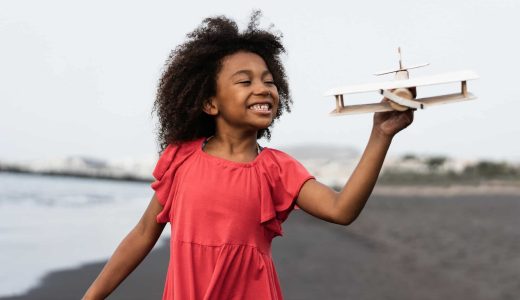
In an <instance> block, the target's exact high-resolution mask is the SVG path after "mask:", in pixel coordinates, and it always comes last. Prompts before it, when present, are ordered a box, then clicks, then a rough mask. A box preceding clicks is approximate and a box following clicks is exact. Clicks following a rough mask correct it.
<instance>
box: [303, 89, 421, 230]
mask: <svg viewBox="0 0 520 300" xmlns="http://www.w3.org/2000/svg"><path fill="white" fill-rule="evenodd" d="M383 101H387V100H386V99H385V100H383ZM412 121H413V111H411V110H408V111H405V112H397V111H393V112H384V113H376V114H375V115H374V126H373V128H372V133H371V134H370V138H369V140H368V144H367V146H366V148H365V151H364V152H363V155H362V156H361V160H360V161H359V163H358V165H357V167H356V168H355V170H354V172H353V173H352V175H351V176H350V178H349V180H348V181H347V183H346V184H345V186H344V187H343V188H342V190H341V191H340V192H336V191H334V190H332V189H331V188H329V187H328V186H326V185H324V184H322V183H320V182H318V181H316V180H309V181H307V182H306V183H305V184H304V185H303V187H302V189H301V190H300V193H299V195H298V199H297V202H296V203H297V204H298V206H299V207H300V208H301V209H302V210H304V211H306V212H307V213H309V214H311V215H313V216H316V217H318V218H320V219H323V220H326V221H328V222H332V223H337V224H342V225H348V224H350V223H352V222H353V221H354V220H355V219H356V218H357V217H358V216H359V214H360V213H361V210H363V207H364V206H365V203H366V202H367V200H368V198H369V197H370V194H371V193H372V190H373V188H374V185H375V184H376V181H377V177H378V176H379V172H380V171H381V167H382V165H383V161H384V159H385V156H386V153H387V151H388V148H389V147H390V143H391V141H392V139H393V137H394V135H395V134H396V133H397V132H399V131H401V130H402V129H404V128H406V127H407V126H408V125H410V124H411V123H412Z"/></svg>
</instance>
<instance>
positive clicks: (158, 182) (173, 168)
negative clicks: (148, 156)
mask: <svg viewBox="0 0 520 300" xmlns="http://www.w3.org/2000/svg"><path fill="white" fill-rule="evenodd" d="M195 144H196V143H194V142H187V143H183V144H170V145H168V146H167V147H166V149H165V150H164V151H163V153H162V155H161V157H160V158H159V160H158V161H157V165H156V166H155V169H154V171H153V177H154V178H155V181H154V182H153V183H152V185H151V187H152V189H153V190H154V191H155V196H156V198H157V200H158V201H159V203H160V204H161V205H162V206H163V209H162V211H161V212H160V213H159V214H158V215H157V218H156V219H157V223H168V222H169V221H170V219H171V218H172V217H173V214H172V212H173V208H172V205H173V203H174V198H175V188H174V178H175V174H176V172H177V169H178V168H179V166H180V165H182V163H183V162H184V161H185V160H186V159H187V158H188V157H189V156H190V155H191V154H192V153H193V152H194V151H195Z"/></svg>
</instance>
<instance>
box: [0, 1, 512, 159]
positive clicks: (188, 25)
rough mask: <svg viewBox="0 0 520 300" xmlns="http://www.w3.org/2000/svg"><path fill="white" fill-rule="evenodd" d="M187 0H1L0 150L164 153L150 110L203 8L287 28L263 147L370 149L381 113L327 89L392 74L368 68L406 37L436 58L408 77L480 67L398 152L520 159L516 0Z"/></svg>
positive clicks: (13, 154)
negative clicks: (284, 105)
mask: <svg viewBox="0 0 520 300" xmlns="http://www.w3.org/2000/svg"><path fill="white" fill-rule="evenodd" d="M179 3H180V1H146V2H145V1H141V2H130V1H88V2H87V1H83V2H81V3H78V2H74V3H72V1H2V2H0V43H1V44H0V160H25V159H35V158H47V157H59V156H67V155H88V156H93V157H99V158H107V159H114V158H118V157H135V158H142V157H147V156H150V155H155V151H156V144H155V135H154V126H155V125H154V121H153V119H152V117H151V114H150V112H151V108H152V104H153V100H154V97H155V89H156V85H157V81H158V79H159V76H160V74H161V68H162V66H163V63H164V61H165V59H166V58H167V56H168V54H169V52H170V50H171V49H172V48H174V47H175V46H176V45H178V44H179V43H181V42H183V41H184V37H185V34H186V33H188V32H190V31H191V30H193V29H194V28H195V27H196V26H198V25H199V24H200V22H201V21H202V19H203V18H205V17H207V16H211V15H217V14H225V15H227V16H229V17H231V18H233V19H235V20H237V21H238V22H239V24H240V25H241V26H242V28H243V27H244V26H245V25H246V23H247V21H248V17H249V14H250V12H251V10H252V9H253V8H259V9H262V10H263V13H264V18H263V23H264V26H268V25H269V24H270V23H273V24H274V25H275V27H276V28H277V29H278V30H280V31H281V32H283V34H284V37H285V38H284V41H285V45H286V48H287V49H288V55H287V56H285V58H284V60H285V62H286V68H287V70H288V75H289V80H290V84H291V90H292V95H293V99H294V109H293V113H292V114H290V115H286V116H284V117H282V119H281V120H280V121H279V122H278V123H277V124H276V126H275V128H274V131H273V139H272V140H271V142H270V143H267V142H263V144H264V145H269V146H271V147H284V146H290V145H294V144H305V143H319V144H331V143H332V144H339V145H345V146H353V147H356V148H358V149H360V150H361V149H362V148H363V147H364V145H365V143H366V141H367V138H368V134H369V132H370V128H371V125H372V116H371V115H368V114H367V115H358V116H350V117H337V118H332V117H329V116H328V112H330V111H331V110H332V109H333V107H334V100H333V99H332V98H325V97H323V96H322V95H323V93H324V92H325V91H326V90H328V89H330V88H333V87H336V86H342V85H350V84H355V83H365V82H371V81H377V80H384V79H390V78H391V76H390V77H386V78H375V77H374V76H373V75H371V74H372V73H374V72H375V71H379V70H384V69H389V68H393V67H395V66H397V55H396V48H397V46H401V47H402V49H403V60H404V63H405V64H415V63H422V62H429V63H430V64H431V65H430V66H429V67H426V68H422V69H419V70H416V71H414V70H412V71H411V76H414V75H415V76H419V75H428V74H434V73H436V72H446V71H455V70H460V69H473V70H475V71H476V72H477V73H479V75H480V76H481V79H479V80H477V81H472V82H469V89H470V91H471V92H473V93H474V94H476V95H477V96H478V97H479V99H478V100H477V101H473V102H465V103H458V104H451V105H446V106H441V107H435V108H431V109H430V110H425V111H420V112H417V113H416V117H415V121H414V124H412V125H411V127H410V128H408V129H407V130H405V131H403V132H401V133H400V134H399V135H398V136H397V137H396V138H395V139H394V143H393V145H392V147H391V150H390V155H398V154H402V153H409V152H412V153H419V154H446V155H450V156H454V157H459V158H492V159H512V160H516V161H518V160H520V142H519V138H518V137H519V136H520V125H519V122H518V111H519V110H520V97H519V96H518V95H516V94H514V87H515V86H517V85H518V82H517V77H518V76H517V73H518V70H520V60H519V58H518V54H519V53H520V47H519V45H520V43H519V42H518V37H517V35H518V29H517V28H520V18H518V15H520V2H518V1H491V0H489V1H483V0H477V1H447V0H443V1H418V0H412V1H330V2H328V1H312V2H303V1H280V0H278V1H262V2H261V3H255V4H254V5H251V4H249V2H248V1H207V2H200V1H186V2H183V4H179ZM515 24H516V25H515ZM449 88H453V89H455V91H456V90H457V89H458V87H449ZM435 91H436V90H429V92H435ZM420 92H421V90H419V93H420ZM348 99H349V98H346V100H347V101H348ZM359 99H365V100H366V99H372V100H374V101H379V96H378V95H377V94H368V95H361V96H360V97H359ZM357 102H358V103H359V101H357Z"/></svg>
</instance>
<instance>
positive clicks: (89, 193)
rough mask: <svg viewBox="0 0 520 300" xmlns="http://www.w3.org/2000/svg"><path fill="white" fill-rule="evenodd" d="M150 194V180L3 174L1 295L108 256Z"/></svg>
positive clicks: (0, 180) (0, 201) (0, 196)
mask: <svg viewBox="0 0 520 300" xmlns="http://www.w3.org/2000/svg"><path fill="white" fill-rule="evenodd" d="M152 195H153V191H152V189H151V188H150V185H149V184H147V183H135V182H118V181H109V180H96V179H81V178H70V177H53V176H39V175H27V174H11V173H0V296H7V295H15V294H19V293H23V292H24V291H26V290H27V289H29V288H31V287H33V286H35V285H37V284H38V282H39V280H41V278H42V277H43V276H44V275H45V274H46V273H47V272H49V271H52V270H57V269H63V268H70V267H75V266H79V265H81V264H84V263H87V262H92V261H97V260H102V259H107V258H108V257H109V256H110V255H111V254H112V253H113V251H114V250H115V248H116V247H117V245H118V244H119V242H120V241H121V240H122V239H123V237H124V236H125V235H126V234H127V233H128V232H129V231H130V230H131V229H132V227H133V226H134V225H135V224H136V223H137V221H138V220H139V218H140V216H141V215H142V213H143V212H144V210H145V208H146V206H147V205H148V203H149V201H150V199H151V197H152ZM167 228H168V226H166V229H165V232H164V233H163V238H164V237H167V236H168V235H169V232H167ZM158 244H160V243H158ZM88 284H89V283H86V286H85V288H87V287H88Z"/></svg>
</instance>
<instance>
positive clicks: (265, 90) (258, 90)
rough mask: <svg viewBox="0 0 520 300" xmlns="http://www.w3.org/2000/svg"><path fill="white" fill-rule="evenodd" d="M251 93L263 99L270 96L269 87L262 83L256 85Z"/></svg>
mask: <svg viewBox="0 0 520 300" xmlns="http://www.w3.org/2000/svg"><path fill="white" fill-rule="evenodd" d="M253 93H254V94H255V95H257V96H263V97H267V96H272V92H271V86H269V85H268V84H266V83H264V82H261V83H257V84H256V86H255V88H254V90H253Z"/></svg>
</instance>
